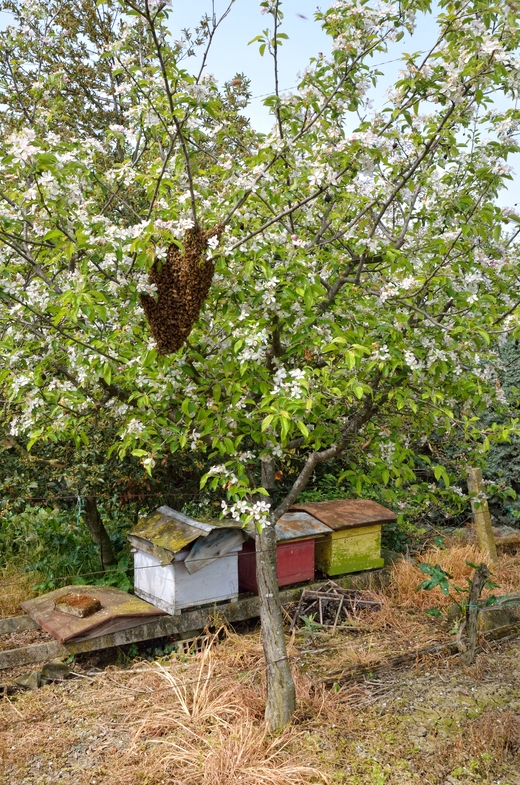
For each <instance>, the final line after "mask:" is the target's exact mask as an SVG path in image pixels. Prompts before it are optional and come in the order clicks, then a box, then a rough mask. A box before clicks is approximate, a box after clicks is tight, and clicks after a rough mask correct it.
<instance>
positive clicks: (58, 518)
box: [0, 507, 132, 592]
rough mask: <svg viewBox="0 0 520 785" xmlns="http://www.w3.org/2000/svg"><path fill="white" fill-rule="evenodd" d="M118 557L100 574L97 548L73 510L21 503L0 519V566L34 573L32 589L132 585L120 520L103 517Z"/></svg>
mask: <svg viewBox="0 0 520 785" xmlns="http://www.w3.org/2000/svg"><path fill="white" fill-rule="evenodd" d="M107 528H108V530H109V533H110V537H111V540H112V543H113V546H114V550H115V552H116V554H117V556H118V564H117V566H115V567H114V568H113V570H111V571H109V572H107V573H105V574H103V573H102V569H101V563H100V560H99V553H98V549H97V546H96V545H95V544H94V543H93V542H92V540H91V538H90V535H89V533H88V531H87V529H86V527H85V526H84V524H83V523H82V521H81V519H80V517H79V516H78V515H77V514H76V511H75V510H74V509H73V508H71V509H68V510H60V509H49V508H43V507H27V508H26V509H25V510H24V511H23V512H20V513H12V514H10V513H6V514H4V515H3V516H2V517H1V518H0V566H1V567H4V568H7V567H9V569H10V570H18V571H19V572H21V573H38V575H39V576H42V580H40V582H39V583H38V584H37V585H36V586H35V587H34V588H35V589H36V590H37V591H42V592H43V591H50V590H52V589H55V588H58V587H60V586H64V585H66V584H67V583H71V584H74V583H77V584H97V585H109V586H117V587H119V588H121V589H124V590H125V591H128V590H129V589H130V588H131V587H132V579H131V577H132V576H131V575H130V569H131V566H130V565H131V559H130V553H129V548H128V545H127V542H126V538H125V536H124V530H125V528H128V526H127V524H126V522H125V521H124V520H123V519H122V518H121V517H119V518H115V519H114V518H112V520H109V521H107Z"/></svg>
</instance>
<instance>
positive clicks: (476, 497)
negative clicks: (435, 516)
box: [468, 469, 497, 561]
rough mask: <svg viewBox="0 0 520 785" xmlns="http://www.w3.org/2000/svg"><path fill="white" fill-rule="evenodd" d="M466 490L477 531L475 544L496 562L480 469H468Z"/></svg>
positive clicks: (495, 551) (495, 550) (491, 528)
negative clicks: (469, 495) (468, 493)
mask: <svg viewBox="0 0 520 785" xmlns="http://www.w3.org/2000/svg"><path fill="white" fill-rule="evenodd" d="M468 490H469V492H470V494H472V496H471V509H472V511H473V520H474V521H475V529H476V530H477V543H478V547H479V548H480V550H481V551H483V553H485V554H486V556H487V557H488V559H490V560H491V561H496V560H497V548H496V545H495V537H494V535H493V527H492V526H491V515H490V514H489V507H488V502H487V498H486V494H485V490H484V483H483V481H482V469H468Z"/></svg>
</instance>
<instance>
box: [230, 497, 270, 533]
mask: <svg viewBox="0 0 520 785" xmlns="http://www.w3.org/2000/svg"><path fill="white" fill-rule="evenodd" d="M221 504H222V514H223V515H224V516H226V515H231V517H232V518H233V520H234V521H241V522H242V523H243V524H247V523H250V522H253V523H254V524H255V525H256V526H259V527H263V526H268V525H269V522H270V521H269V515H270V511H271V505H270V504H269V502H264V501H257V502H252V503H251V502H248V501H246V500H245V499H240V500H239V501H237V502H235V504H231V505H230V504H228V502H226V501H225V500H222V502H221Z"/></svg>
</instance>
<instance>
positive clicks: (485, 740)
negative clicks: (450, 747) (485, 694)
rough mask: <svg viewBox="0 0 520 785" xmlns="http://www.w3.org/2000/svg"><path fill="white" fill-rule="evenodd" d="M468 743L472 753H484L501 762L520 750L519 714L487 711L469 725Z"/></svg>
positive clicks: (508, 711) (495, 710) (509, 711)
mask: <svg viewBox="0 0 520 785" xmlns="http://www.w3.org/2000/svg"><path fill="white" fill-rule="evenodd" d="M468 742H469V744H470V745H471V747H472V749H473V751H474V753H475V754H476V753H478V752H482V751H486V752H487V753H488V754H492V755H493V756H494V757H495V758H498V759H499V760H502V759H503V758H504V757H505V756H507V755H515V754H517V753H518V752H519V750H520V714H517V713H515V712H514V711H511V710H510V709H509V710H505V711H500V710H497V709H492V708H490V709H488V710H487V711H485V712H484V713H483V714H482V715H481V716H480V717H477V719H476V720H473V722H472V723H471V724H470V726H469V728H468Z"/></svg>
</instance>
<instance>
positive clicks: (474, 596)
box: [461, 562, 490, 665]
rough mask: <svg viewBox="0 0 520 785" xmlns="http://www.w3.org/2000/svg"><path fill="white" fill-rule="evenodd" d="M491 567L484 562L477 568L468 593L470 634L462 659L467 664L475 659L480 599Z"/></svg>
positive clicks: (467, 625)
mask: <svg viewBox="0 0 520 785" xmlns="http://www.w3.org/2000/svg"><path fill="white" fill-rule="evenodd" d="M489 576H490V572H489V568H488V566H487V565H486V564H484V562H482V564H481V565H480V566H479V567H478V569H476V570H475V574H474V575H473V580H472V581H471V586H470V589H469V595H468V604H467V605H466V635H467V636H468V646H467V649H466V651H465V652H464V653H463V654H462V657H461V659H462V661H463V662H464V664H465V665H472V664H473V662H474V660H475V649H476V648H477V633H478V627H477V624H478V614H479V607H478V601H479V597H480V595H481V593H482V589H483V588H484V586H485V585H486V581H488V580H489Z"/></svg>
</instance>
